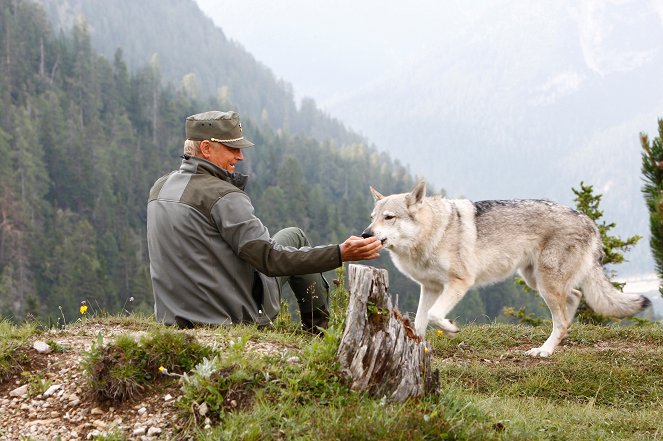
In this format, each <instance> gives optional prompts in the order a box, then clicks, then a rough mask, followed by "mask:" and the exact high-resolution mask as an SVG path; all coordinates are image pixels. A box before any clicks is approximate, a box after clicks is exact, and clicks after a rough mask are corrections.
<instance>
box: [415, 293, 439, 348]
mask: <svg viewBox="0 0 663 441" xmlns="http://www.w3.org/2000/svg"><path fill="white" fill-rule="evenodd" d="M439 296H440V293H439V292H437V291H434V290H431V289H426V288H424V287H423V286H422V287H421V292H420V293H419V305H418V306H417V315H416V316H415V318H414V330H415V331H416V332H417V335H418V336H420V337H425V336H426V328H427V327H428V311H429V310H430V308H431V306H433V303H435V300H437V298H438V297H439Z"/></svg>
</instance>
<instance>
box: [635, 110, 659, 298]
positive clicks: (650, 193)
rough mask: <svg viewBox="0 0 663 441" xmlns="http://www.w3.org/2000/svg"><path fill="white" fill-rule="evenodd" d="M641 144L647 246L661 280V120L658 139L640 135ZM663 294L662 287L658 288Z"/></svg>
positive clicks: (643, 134)
mask: <svg viewBox="0 0 663 441" xmlns="http://www.w3.org/2000/svg"><path fill="white" fill-rule="evenodd" d="M640 142H641V144H642V149H643V150H644V151H643V152H642V175H643V180H644V181H645V184H644V185H643V187H642V193H643V194H644V197H645V202H646V203H647V209H648V210H649V231H650V234H651V237H650V239H649V246H650V248H651V252H652V255H653V256H654V265H655V268H656V272H657V273H658V276H659V280H663V119H659V120H658V137H657V138H654V140H653V141H652V142H651V143H650V142H649V137H648V136H647V135H646V134H645V133H640ZM659 291H660V292H661V294H663V286H660V287H659Z"/></svg>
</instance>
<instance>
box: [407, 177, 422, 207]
mask: <svg viewBox="0 0 663 441" xmlns="http://www.w3.org/2000/svg"><path fill="white" fill-rule="evenodd" d="M424 197H426V182H424V181H419V183H418V184H417V185H415V186H414V188H413V189H412V191H411V192H410V194H409V195H407V198H406V200H407V204H408V205H414V204H418V203H419V202H421V201H422V200H423V199H424Z"/></svg>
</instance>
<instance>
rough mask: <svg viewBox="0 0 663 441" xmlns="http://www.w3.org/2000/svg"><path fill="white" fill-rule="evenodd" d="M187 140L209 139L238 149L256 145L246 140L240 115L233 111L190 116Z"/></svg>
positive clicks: (216, 111) (214, 111)
mask: <svg viewBox="0 0 663 441" xmlns="http://www.w3.org/2000/svg"><path fill="white" fill-rule="evenodd" d="M186 139H191V140H193V141H202V140H205V139H207V140H210V141H214V142H220V143H221V144H224V145H227V146H228V147H233V148H237V149H241V148H244V147H251V146H252V145H254V144H253V143H252V142H251V141H249V140H248V139H245V138H244V135H243V134H242V123H241V122H240V121H239V113H237V112H233V111H230V112H219V111H218V110H212V111H209V112H203V113H197V114H195V115H191V116H189V117H188V118H187V119H186Z"/></svg>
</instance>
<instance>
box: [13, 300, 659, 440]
mask: <svg viewBox="0 0 663 441" xmlns="http://www.w3.org/2000/svg"><path fill="white" fill-rule="evenodd" d="M341 321H342V315H341V314H338V313H335V314H334V313H333V314H332V328H331V329H330V330H329V332H328V333H327V334H326V335H325V336H324V337H323V338H319V337H312V336H310V335H309V334H306V333H304V332H301V331H299V330H298V327H297V325H296V323H293V322H292V321H291V320H289V319H288V318H287V317H279V319H278V320H277V321H276V322H275V325H274V326H273V327H271V328H267V329H258V328H256V327H255V326H247V325H239V326H233V327H219V328H200V329H195V330H186V331H180V330H175V329H173V328H167V327H164V326H161V325H158V324H155V323H154V321H153V320H151V318H146V317H132V316H120V317H113V316H108V315H106V316H103V317H102V316H100V317H86V318H85V320H82V321H81V322H77V323H75V324H72V325H71V327H70V328H68V329H65V330H64V332H72V333H75V332H77V330H78V331H80V330H81V329H85V327H86V326H99V325H100V326H107V327H112V328H113V329H115V331H117V328H118V327H120V328H122V329H126V330H127V334H126V335H120V336H118V337H115V338H114V339H112V340H111V339H108V341H104V340H103V339H104V336H103V335H102V336H101V337H97V338H98V339H97V340H95V342H94V346H93V348H92V349H91V350H90V351H89V352H87V353H85V354H84V356H85V360H86V363H84V366H85V369H86V371H85V372H87V373H88V377H87V378H88V382H87V385H86V388H87V389H88V391H89V392H91V393H93V394H95V395H96V396H98V397H100V398H101V399H113V400H117V401H121V400H126V399H127V398H131V397H134V398H135V397H138V398H139V397H140V395H141V394H149V393H150V391H151V390H152V388H153V386H155V385H158V384H160V383H164V382H170V383H171V384H175V385H177V386H178V387H180V388H181V393H182V398H181V399H180V400H179V402H178V408H179V409H180V410H179V414H178V417H177V418H178V419H177V420H176V421H175V420H174V421H173V426H177V427H181V428H182V429H181V430H185V431H188V433H189V434H191V435H193V436H194V437H195V439H199V440H217V439H218V440H225V439H227V440H266V439H288V440H310V439H316V440H364V439H371V440H372V439H376V440H378V439H385V440H387V439H388V440H427V439H431V440H433V439H436V440H437V439H457V440H614V441H617V440H655V439H662V438H663V423H661V422H662V421H663V400H662V398H663V327H662V326H661V325H660V324H659V323H649V324H640V323H637V324H634V325H627V326H623V325H619V324H615V325H611V326H596V325H581V324H574V325H573V327H572V328H571V331H570V334H569V336H568V337H567V339H566V340H565V342H564V344H563V345H562V347H560V348H559V350H558V351H557V352H555V354H553V356H552V357H550V358H547V359H533V358H530V357H527V356H525V355H524V352H525V351H526V350H528V349H530V348H532V347H535V346H539V345H541V343H542V342H543V341H544V340H545V339H546V338H547V336H548V334H549V332H550V325H549V324H544V325H541V326H537V327H532V326H525V325H509V324H497V323H495V324H487V325H467V326H464V327H463V328H462V329H461V332H460V333H459V335H458V337H457V338H455V339H449V338H447V337H446V336H444V335H442V336H440V335H438V334H437V333H436V332H435V331H434V330H431V331H429V334H428V341H429V342H430V345H431V351H432V356H433V362H432V367H433V368H434V369H439V371H440V380H441V381H440V389H441V392H440V394H439V395H436V396H429V397H425V398H422V399H413V400H409V401H407V402H405V403H401V404H398V403H389V402H386V401H385V400H384V399H383V398H382V397H369V396H367V395H366V394H364V393H359V392H355V391H352V390H350V388H349V385H348V381H347V380H346V379H345V378H344V377H343V376H342V375H341V374H340V372H339V369H338V364H337V362H336V358H335V354H336V349H337V346H338V339H339V338H340V335H341V334H342V326H341ZM136 331H140V332H136ZM41 332H42V329H41V328H40V327H39V326H35V325H34V324H25V325H21V326H15V325H11V324H9V323H8V322H0V378H3V377H2V375H3V374H2V373H3V372H4V379H7V378H9V376H10V375H12V373H14V374H15V373H17V372H22V371H23V370H25V369H26V368H27V367H29V365H30V360H29V354H30V351H28V350H27V349H30V344H31V341H32V340H33V338H31V337H34V336H36V335H39V334H40V333H41ZM135 335H140V337H136V336H135ZM99 339H100V340H99ZM202 342H204V344H202ZM102 343H106V344H105V345H104V344H102ZM267 349H268V350H267ZM67 350H68V351H69V350H70V349H67ZM161 366H163V367H164V368H165V369H166V370H167V372H168V374H166V373H159V367H161ZM95 373H96V374H98V375H97V376H95ZM35 375H36V373H35ZM201 409H202V410H201ZM118 436H121V435H119V434H118ZM118 439H121V438H118Z"/></svg>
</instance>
